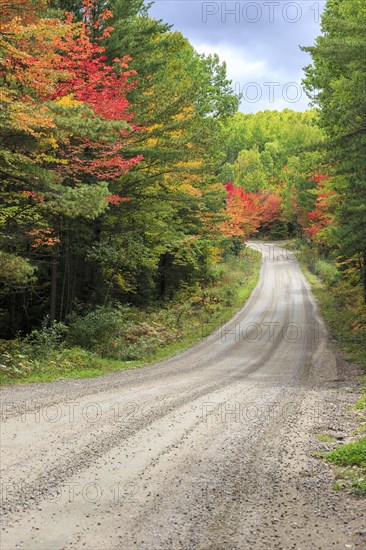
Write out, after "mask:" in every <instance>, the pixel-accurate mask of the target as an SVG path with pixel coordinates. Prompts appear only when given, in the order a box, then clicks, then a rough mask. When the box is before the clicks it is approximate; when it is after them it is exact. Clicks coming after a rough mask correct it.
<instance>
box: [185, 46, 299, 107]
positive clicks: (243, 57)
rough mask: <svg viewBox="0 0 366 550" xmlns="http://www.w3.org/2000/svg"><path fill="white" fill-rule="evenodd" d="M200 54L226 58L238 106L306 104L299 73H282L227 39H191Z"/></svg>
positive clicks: (295, 105)
mask: <svg viewBox="0 0 366 550" xmlns="http://www.w3.org/2000/svg"><path fill="white" fill-rule="evenodd" d="M193 46H194V47H195V49H196V51H197V52H198V53H200V54H206V55H208V54H213V53H217V55H218V56H219V58H220V61H225V62H226V67H227V75H228V78H229V79H230V80H231V81H232V86H233V89H234V91H235V92H236V93H238V94H239V93H241V94H242V96H243V98H242V102H241V106H240V110H241V111H243V112H257V111H260V110H264V109H271V110H273V109H277V110H279V111H280V110H282V109H285V108H288V109H293V110H296V111H298V110H299V111H302V110H305V109H307V108H308V101H309V100H308V98H307V97H306V95H305V92H304V91H303V90H302V88H301V74H297V75H296V76H295V77H294V74H293V73H292V74H291V71H290V74H285V73H284V72H283V71H281V70H278V69H277V68H276V67H273V66H272V67H270V66H268V63H267V62H266V60H264V59H253V57H252V56H251V55H250V54H249V53H248V52H247V51H246V50H245V48H238V47H235V46H233V45H230V44H227V43H218V44H208V43H203V42H202V43H194V42H193Z"/></svg>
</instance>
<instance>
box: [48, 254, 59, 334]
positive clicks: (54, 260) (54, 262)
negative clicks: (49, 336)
mask: <svg viewBox="0 0 366 550" xmlns="http://www.w3.org/2000/svg"><path fill="white" fill-rule="evenodd" d="M58 248H59V247H58V244H55V245H54V247H53V250H52V256H51V292H50V318H49V324H50V325H51V324H52V323H53V321H54V320H55V319H56V305H57V274H58V273H57V271H58Z"/></svg>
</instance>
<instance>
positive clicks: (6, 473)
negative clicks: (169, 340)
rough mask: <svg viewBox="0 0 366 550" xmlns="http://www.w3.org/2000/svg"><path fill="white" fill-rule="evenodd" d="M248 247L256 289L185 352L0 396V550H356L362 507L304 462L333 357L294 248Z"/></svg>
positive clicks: (329, 401)
mask: <svg viewBox="0 0 366 550" xmlns="http://www.w3.org/2000/svg"><path fill="white" fill-rule="evenodd" d="M252 246H254V247H257V248H260V249H261V251H262V254H263V259H262V268H261V274H260V279H259V282H258V285H257V287H256V288H255V290H254V291H253V293H252V295H251V297H250V298H249V300H248V301H247V303H246V305H245V307H243V309H242V310H241V311H240V312H239V313H238V314H237V315H236V316H235V317H234V318H233V319H232V320H231V321H230V322H229V323H227V324H226V325H225V326H223V327H221V328H220V329H219V330H217V331H216V332H215V333H213V334H212V335H210V336H209V337H208V338H206V339H204V340H202V341H200V343H199V344H197V345H196V346H194V347H192V348H191V349H189V350H187V351H185V352H182V353H180V354H179V355H177V356H175V357H173V358H171V359H168V360H165V361H163V362H160V363H158V364H155V365H151V366H148V367H144V368H138V369H131V370H127V371H124V372H120V373H116V374H112V375H108V376H103V377H100V378H95V379H89V380H86V379H79V380H68V381H67V380H64V381H62V380H60V381H56V382H53V383H50V384H31V385H30V384H27V385H22V386H14V387H6V388H3V389H2V390H1V393H0V395H1V400H2V407H1V412H2V432H1V469H2V486H1V489H2V490H1V499H2V508H3V515H2V530H1V550H12V549H15V548H24V549H26V550H35V549H37V550H39V549H44V550H59V549H74V550H75V549H77V550H79V549H84V548H85V549H88V550H90V549H95V550H103V549H105V550H114V549H120V550H121V549H123V550H130V549H133V548H136V549H138V550H140V549H149V550H160V549H170V548H172V549H202V550H203V549H208V548H214V549H220V550H221V549H223V550H225V549H230V550H234V549H266V550H267V549H272V548H279V549H293V548H296V549H299V550H300V549H301V550H309V549H326V550H328V549H338V548H339V549H341V548H342V549H344V548H354V549H356V548H363V544H364V542H365V539H364V534H365V531H364V522H365V507H364V504H363V503H362V501H360V500H357V498H356V497H353V496H350V495H343V494H339V493H336V492H334V491H332V489H331V484H332V477H331V472H330V470H329V468H328V466H326V465H324V464H323V463H322V462H320V461H319V460H317V459H315V458H313V457H312V452H313V451H314V450H316V449H318V448H319V447H318V446H319V442H318V441H317V440H316V439H314V434H316V433H322V431H323V432H324V431H326V432H327V433H328V432H329V430H333V431H334V433H337V430H340V429H341V428H340V425H341V424H342V421H343V420H342V414H343V413H341V408H340V407H339V406H338V405H339V403H340V400H341V399H342V398H341V397H339V395H338V394H336V392H337V388H338V386H339V384H341V385H342V381H341V380H340V375H339V368H338V365H337V361H336V357H335V356H334V354H333V352H332V350H331V348H330V346H329V345H328V342H327V333H326V331H325V329H324V325H323V322H322V320H321V318H320V317H319V314H318V311H317V307H316V305H315V303H314V300H313V298H312V295H311V292H310V290H309V287H308V284H307V282H306V281H305V279H304V277H303V275H302V273H301V271H300V269H299V266H298V264H297V262H296V260H295V258H294V257H293V256H292V254H291V253H290V252H287V251H285V250H284V249H282V248H280V247H279V246H277V245H275V244H266V245H264V244H259V243H253V244H252ZM340 395H343V394H340ZM335 396H336V397H335Z"/></svg>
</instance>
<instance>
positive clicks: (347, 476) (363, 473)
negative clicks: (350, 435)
mask: <svg viewBox="0 0 366 550" xmlns="http://www.w3.org/2000/svg"><path fill="white" fill-rule="evenodd" d="M323 458H324V460H326V461H327V462H330V463H332V464H334V465H335V466H337V469H336V471H335V476H336V478H337V480H338V481H336V482H335V483H334V485H333V488H334V489H337V490H339V489H346V490H347V489H349V490H351V491H352V492H354V493H356V494H359V495H362V496H366V437H361V438H360V439H358V440H357V441H353V442H352V443H347V444H345V445H341V446H340V447H338V449H335V450H334V451H331V452H329V453H324V454H323Z"/></svg>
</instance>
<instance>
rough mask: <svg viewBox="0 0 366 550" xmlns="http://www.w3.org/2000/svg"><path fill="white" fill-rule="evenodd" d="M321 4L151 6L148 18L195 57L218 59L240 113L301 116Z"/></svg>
mask: <svg viewBox="0 0 366 550" xmlns="http://www.w3.org/2000/svg"><path fill="white" fill-rule="evenodd" d="M324 4H325V1H324V0H300V1H299V0H297V1H296V2H290V1H289V2H288V1H284V0H254V1H251V0H248V1H245V2H244V1H240V2H238V1H230V2H223V1H213V2H204V1H202V0H155V3H154V5H153V6H152V8H151V9H150V14H151V15H152V16H153V17H156V18H158V19H163V20H164V22H166V23H172V24H173V25H174V26H173V30H177V31H180V32H181V33H182V34H183V35H184V36H186V37H187V38H188V39H189V41H190V42H191V44H193V46H194V47H195V48H196V50H197V51H198V52H200V53H207V54H208V53H217V54H218V55H219V57H220V59H221V60H222V61H226V63H227V73H228V76H229V78H230V79H231V80H232V82H233V88H234V89H235V91H236V92H237V93H239V92H241V93H242V94H243V99H242V103H241V106H240V110H241V111H242V112H245V113H248V112H257V111H261V110H263V109H277V110H282V109H284V108H286V107H287V108H289V109H293V110H295V111H304V110H306V109H307V108H308V104H309V99H308V97H307V96H306V95H305V92H304V91H303V90H302V89H301V84H300V83H301V78H302V77H303V71H302V69H303V67H304V66H306V65H308V64H309V63H310V56H309V55H308V54H306V53H304V52H301V51H300V48H299V46H300V45H301V46H310V45H312V44H313V43H314V40H315V38H316V36H318V34H319V33H320V14H321V12H322V10H323V8H324Z"/></svg>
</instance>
